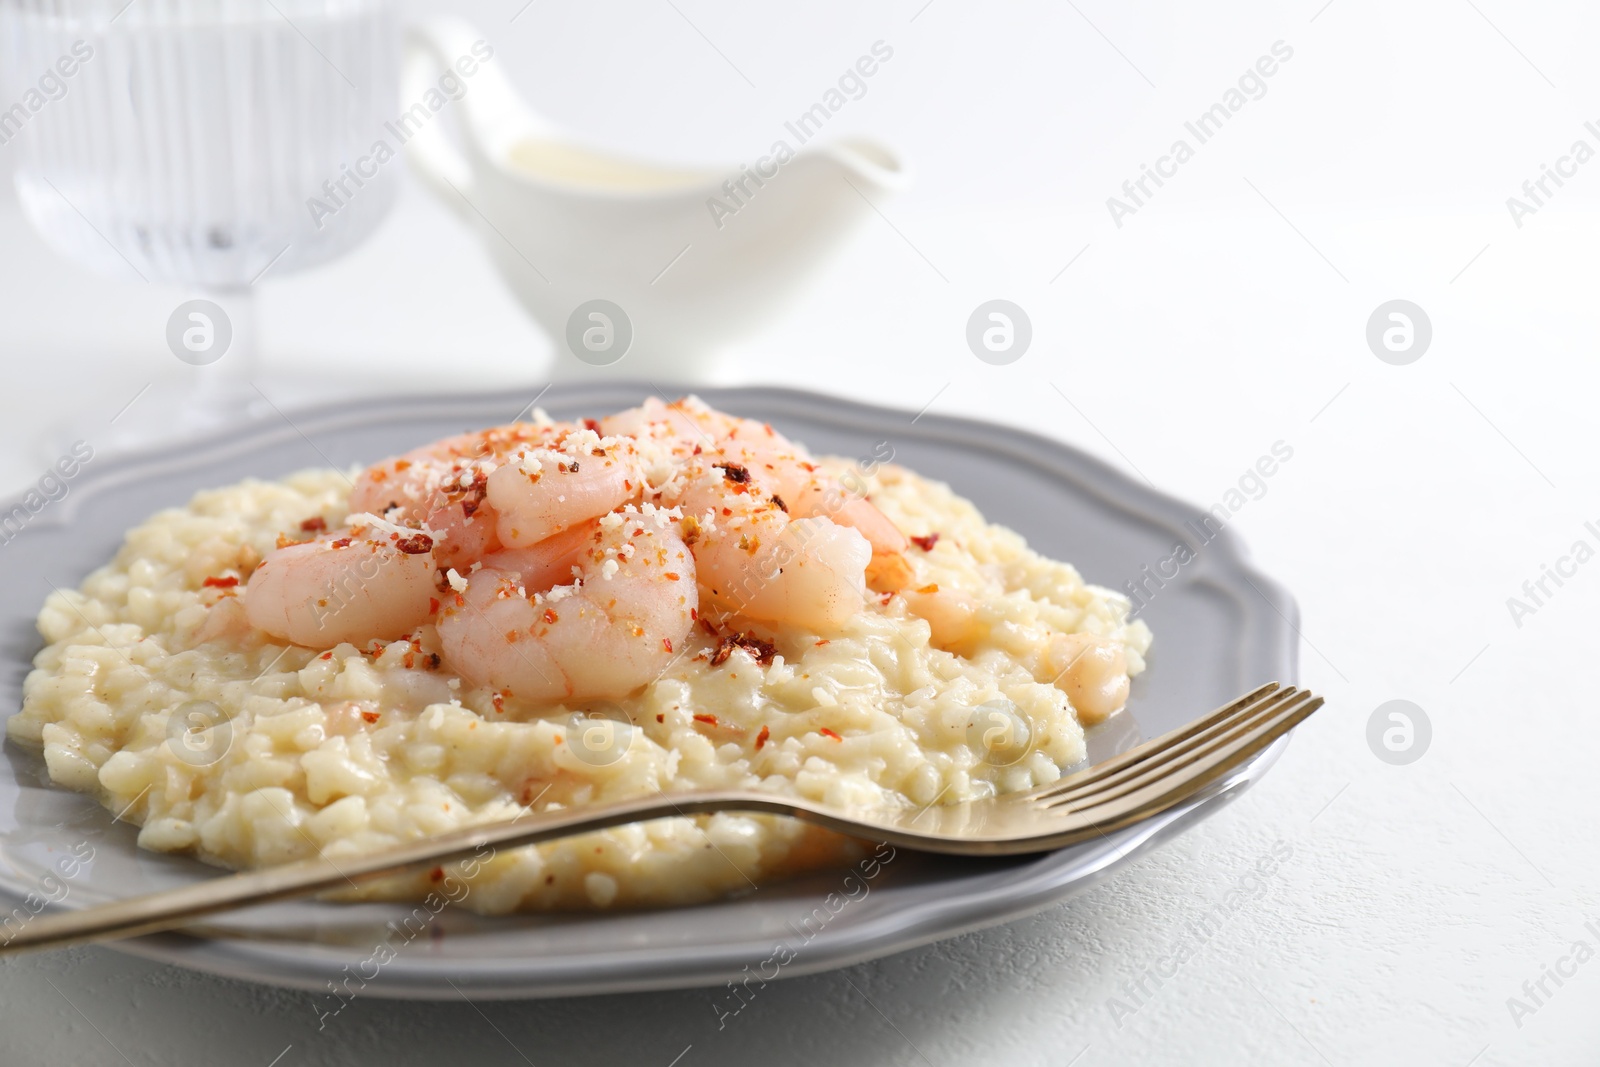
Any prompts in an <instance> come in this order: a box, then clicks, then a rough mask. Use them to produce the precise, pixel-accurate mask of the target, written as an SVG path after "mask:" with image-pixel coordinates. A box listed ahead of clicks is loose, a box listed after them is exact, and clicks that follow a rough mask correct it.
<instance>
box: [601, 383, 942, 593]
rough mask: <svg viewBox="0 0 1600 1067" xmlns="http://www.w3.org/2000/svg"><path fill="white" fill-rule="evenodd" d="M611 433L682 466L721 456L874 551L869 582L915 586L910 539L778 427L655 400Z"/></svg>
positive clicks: (607, 424)
mask: <svg viewBox="0 0 1600 1067" xmlns="http://www.w3.org/2000/svg"><path fill="white" fill-rule="evenodd" d="M602 428H603V429H604V430H605V431H606V432H607V433H627V434H633V435H635V436H647V437H650V438H652V439H654V440H656V441H658V442H662V443H664V444H665V445H666V446H667V447H668V448H670V449H671V450H672V452H673V455H674V457H675V458H676V459H677V460H678V461H679V462H680V463H684V462H691V461H692V457H695V456H699V455H702V454H704V453H707V452H714V453H716V454H717V455H718V456H720V457H721V458H722V459H724V460H726V461H728V462H730V463H734V464H737V465H739V466H741V467H744V468H746V469H748V470H752V471H756V472H758V473H759V474H760V475H761V480H762V482H763V483H765V484H766V485H768V486H769V488H770V491H771V494H772V496H773V497H774V498H775V499H776V500H777V501H778V502H779V506H780V507H782V508H783V509H784V510H785V511H787V512H788V513H789V515H790V516H791V517H793V518H796V519H803V518H825V519H828V520H830V521H831V522H833V523H834V524H835V525H839V526H848V527H850V528H852V529H854V530H856V531H857V532H858V533H860V534H861V535H862V536H863V537H865V538H866V539H867V541H868V543H869V544H870V545H871V546H872V561H871V563H870V564H869V566H868V567H867V572H866V573H867V580H868V582H869V584H870V585H871V586H872V588H874V589H876V590H878V591H879V592H893V591H896V590H900V589H904V588H906V587H907V586H909V585H910V584H911V583H912V582H913V581H914V580H915V572H914V570H913V568H912V566H911V564H910V562H909V561H908V560H907V559H906V557H905V551H906V548H907V544H908V543H907V541H906V538H905V535H904V534H902V533H901V532H900V530H899V529H898V528H897V527H896V526H895V525H894V523H893V522H891V521H890V520H889V518H888V516H886V515H884V514H883V512H881V511H879V510H878V508H877V507H876V506H875V505H873V504H872V502H871V501H869V500H868V499H867V498H866V497H865V496H863V495H861V494H860V493H858V492H852V491H850V490H849V489H847V488H846V487H845V486H844V485H843V484H842V482H841V481H840V479H838V478H836V477H833V476H832V475H830V474H828V473H827V472H825V471H824V470H823V469H822V467H821V466H819V465H818V464H817V463H816V461H815V460H814V458H813V457H812V456H811V454H810V453H809V452H807V451H806V449H805V448H804V446H802V445H799V444H796V443H795V442H793V441H790V440H789V439H788V438H786V437H785V436H784V435H783V434H781V433H779V432H778V431H776V430H774V429H773V428H772V426H771V425H769V424H768V423H764V422H757V421H756V420H754V419H744V418H739V417H738V416H734V415H726V414H723V413H722V412H720V411H715V410H713V409H711V408H709V407H707V406H706V405H705V404H704V403H703V402H702V401H701V400H700V399H699V398H698V397H693V396H690V397H685V398H683V399H682V400H678V401H676V402H674V403H671V404H667V403H663V402H661V401H660V400H657V399H655V398H653V397H652V398H650V399H648V400H646V401H645V402H644V403H643V404H641V405H640V406H639V407H637V408H632V409H630V410H628V411H624V412H620V413H618V414H616V415H613V416H611V417H609V418H607V419H605V420H603V421H602Z"/></svg>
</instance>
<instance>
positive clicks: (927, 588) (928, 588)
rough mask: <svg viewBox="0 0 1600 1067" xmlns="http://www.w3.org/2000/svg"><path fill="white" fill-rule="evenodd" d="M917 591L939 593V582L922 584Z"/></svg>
mask: <svg viewBox="0 0 1600 1067" xmlns="http://www.w3.org/2000/svg"><path fill="white" fill-rule="evenodd" d="M916 591H917V592H919V593H937V592H938V591H939V583H938V582H929V583H928V584H927V585H920V586H918V587H917V590H916Z"/></svg>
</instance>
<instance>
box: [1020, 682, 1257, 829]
mask: <svg viewBox="0 0 1600 1067" xmlns="http://www.w3.org/2000/svg"><path fill="white" fill-rule="evenodd" d="M1277 691H1278V683H1277V682H1268V683H1267V684H1266V685H1263V686H1260V687H1258V688H1256V689H1253V690H1251V691H1250V692H1248V693H1246V694H1245V695H1244V696H1242V697H1240V698H1239V699H1238V700H1235V701H1233V702H1232V703H1229V704H1225V705H1223V706H1222V707H1220V708H1218V709H1217V710H1216V711H1213V712H1212V713H1211V714H1209V715H1206V716H1204V717H1203V718H1200V719H1196V720H1195V721H1194V722H1191V723H1189V724H1187V725H1185V726H1180V727H1178V728H1177V729H1176V730H1170V731H1168V732H1167V733H1164V734H1162V735H1161V736H1160V737H1153V738H1151V739H1150V740H1149V741H1145V742H1143V743H1141V744H1138V745H1135V746H1134V747H1133V748H1130V749H1128V751H1126V752H1123V753H1121V754H1120V755H1116V756H1113V757H1111V758H1110V759H1108V760H1105V761H1103V762H1100V763H1097V764H1095V765H1094V766H1093V767H1089V768H1086V769H1084V770H1081V771H1078V772H1077V773H1076V774H1069V775H1067V776H1066V777H1065V778H1059V779H1057V780H1056V781H1054V782H1051V783H1050V784H1048V785H1044V786H1040V787H1039V788H1038V789H1035V790H1033V791H1032V792H1030V793H1024V794H1022V795H1021V796H1019V797H1018V799H1019V800H1043V799H1044V798H1046V797H1049V796H1054V795H1056V794H1058V793H1064V792H1066V791H1067V790H1070V789H1076V788H1077V787H1078V786H1080V785H1088V784H1089V783H1091V782H1096V781H1099V780H1100V779H1102V778H1105V777H1107V776H1108V775H1112V774H1115V773H1117V772H1118V771H1121V770H1123V769H1124V768H1126V767H1131V766H1133V765H1134V764H1137V763H1140V762H1142V761H1143V760H1146V759H1150V758H1153V757H1155V756H1158V755H1160V754H1161V753H1162V752H1165V751H1166V750H1167V749H1169V748H1171V747H1172V746H1174V745H1177V744H1180V743H1181V742H1183V741H1187V740H1188V739H1189V738H1191V737H1194V736H1195V735H1197V734H1201V733H1204V732H1205V731H1207V730H1209V729H1211V728H1212V727H1213V726H1215V725H1216V724H1218V723H1220V722H1222V721H1224V720H1226V719H1231V718H1233V717H1234V716H1236V715H1239V714H1241V713H1245V714H1248V711H1249V709H1250V708H1251V707H1253V706H1254V705H1256V704H1259V703H1260V702H1261V701H1262V700H1263V699H1265V698H1266V697H1269V696H1271V695H1272V694H1273V693H1275V692H1277Z"/></svg>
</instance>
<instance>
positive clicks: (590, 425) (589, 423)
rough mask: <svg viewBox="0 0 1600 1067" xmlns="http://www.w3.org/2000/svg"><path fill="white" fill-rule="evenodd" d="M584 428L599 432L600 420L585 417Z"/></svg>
mask: <svg viewBox="0 0 1600 1067" xmlns="http://www.w3.org/2000/svg"><path fill="white" fill-rule="evenodd" d="M583 428H584V429H585V430H592V431H594V432H595V433H599V432H600V424H599V423H598V422H596V421H595V420H594V419H584V420H583Z"/></svg>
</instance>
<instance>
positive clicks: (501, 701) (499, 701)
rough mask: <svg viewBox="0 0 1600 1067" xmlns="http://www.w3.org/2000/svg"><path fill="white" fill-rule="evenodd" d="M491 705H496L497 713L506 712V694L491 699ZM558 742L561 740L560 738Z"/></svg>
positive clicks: (499, 694)
mask: <svg viewBox="0 0 1600 1067" xmlns="http://www.w3.org/2000/svg"><path fill="white" fill-rule="evenodd" d="M489 703H491V704H493V705H494V710H495V711H497V712H503V711H505V710H506V695H505V694H504V693H496V694H495V695H494V696H492V697H490V698H489ZM557 740H559V738H558V739H557Z"/></svg>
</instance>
